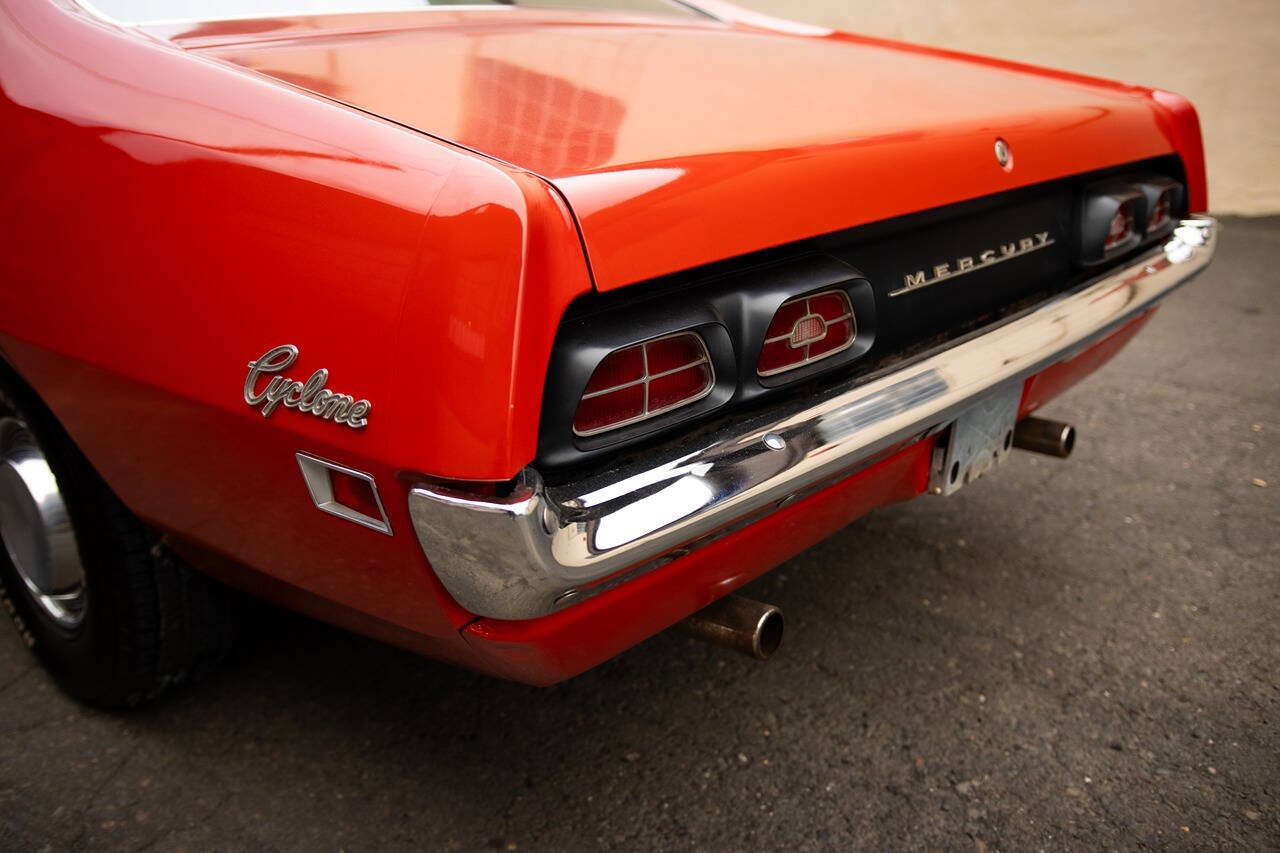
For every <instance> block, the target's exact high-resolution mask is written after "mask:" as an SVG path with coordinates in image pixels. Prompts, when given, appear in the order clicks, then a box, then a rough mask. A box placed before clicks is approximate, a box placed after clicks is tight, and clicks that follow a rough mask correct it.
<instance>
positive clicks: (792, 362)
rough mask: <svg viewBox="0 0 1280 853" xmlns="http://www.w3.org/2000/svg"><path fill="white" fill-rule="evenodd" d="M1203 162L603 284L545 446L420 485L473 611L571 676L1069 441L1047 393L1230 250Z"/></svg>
mask: <svg viewBox="0 0 1280 853" xmlns="http://www.w3.org/2000/svg"><path fill="white" fill-rule="evenodd" d="M999 148H1000V146H999V144H998V143H995V142H994V140H993V146H992V157H993V159H995V158H997V157H999V156H1000V155H1001V151H1000V150H999ZM1006 153H1007V152H1006ZM1191 168H1195V169H1198V168H1200V167H1199V164H1194V163H1193V164H1191ZM1187 169H1188V164H1187V162H1186V161H1185V160H1184V159H1182V158H1181V157H1179V156H1176V155H1172V156H1166V157H1160V158H1154V159H1150V160H1145V161H1141V162H1136V163H1130V164H1124V165H1120V166H1116V167H1112V168H1107V169H1102V170H1097V171H1094V172H1091V173H1087V174H1082V175H1076V176H1071V177H1068V178H1064V179H1060V180H1055V181H1050V182H1045V183H1042V184H1037V185H1033V186H1029V187H1023V188H1019V189H1017V190H1014V191H1010V192H1005V193H999V194H996V195H992V196H988V197H983V198H978V199H973V200H969V201H966V202H962V203H959V204H955V205H950V206H947V207H945V208H940V209H933V210H927V211H921V212H920V213H916V214H912V215H909V216H905V217H899V218H895V219H892V220H889V221H884V222H877V223H873V224H870V225H866V226H861V227H856V228H852V229H847V230H843V231H839V232H835V233H831V234H825V235H821V236H819V237H815V238H812V239H809V240H803V241H799V242H796V243H792V244H789V245H786V246H781V247H776V248H773V249H769V250H766V251H762V252H758V253H753V254H750V255H747V256H742V257H738V258H733V259H730V260H727V261H723V262H717V263H713V264H709V265H706V266H703V267H700V268H697V269H694V270H688V271H684V272H680V273H676V274H672V275H668V276H663V277H660V278H658V279H655V280H652V281H648V282H644V283H642V284H638V285H636V286H634V287H626V288H621V289H618V290H615V291H611V292H606V293H601V292H592V293H590V294H587V295H585V296H583V297H581V298H580V299H578V300H577V301H576V302H575V303H574V304H573V305H572V306H571V307H570V309H569V310H568V311H567V313H566V314H565V316H564V318H563V320H562V322H561V324H560V328H559V331H558V333H557V336H556V343H555V346H554V348H553V353H552V358H551V363H550V365H549V369H548V376H547V383H546V388H545V391H544V395H543V406H542V417H541V424H540V430H539V438H538V456H537V458H536V459H535V460H533V461H532V463H531V464H530V465H529V466H528V467H527V468H526V469H525V470H524V471H523V472H521V474H520V475H519V476H518V477H516V478H515V479H514V480H512V481H511V482H509V483H506V484H503V485H502V486H501V487H500V488H499V489H498V490H497V491H496V493H489V494H484V495H481V494H478V493H476V492H475V491H473V490H469V489H467V488H466V487H463V486H460V485H458V484H431V483H422V484H420V485H419V486H418V487H416V488H415V489H414V490H413V491H412V493H411V494H410V497H409V502H410V511H411V515H412V517H413V520H414V525H415V529H416V532H417V534H418V536H419V539H420V540H421V543H422V546H423V549H424V551H425V553H426V554H427V556H428V559H429V560H430V562H431V564H432V566H433V568H434V570H435V572H436V574H437V575H438V576H439V577H440V579H441V580H442V582H443V583H444V586H445V587H446V588H447V589H448V591H449V592H450V594H451V595H452V596H453V597H454V598H455V599H456V600H457V601H458V602H459V603H460V604H461V605H462V606H463V607H465V608H466V609H467V610H469V611H471V612H474V613H476V614H477V615H478V616H479V617H481V618H479V619H478V620H477V621H476V622H474V623H472V624H470V625H469V626H467V628H466V629H465V631H464V635H465V636H466V637H467V639H468V641H469V642H470V643H472V645H473V646H474V647H476V648H477V649H478V650H479V651H480V652H481V654H483V655H485V656H486V657H488V658H489V659H490V660H491V661H492V662H493V666H494V668H495V669H496V670H498V671H501V672H503V673H504V674H506V675H508V676H510V677H513V678H518V679H520V680H526V681H533V682H538V683H547V682H553V681H556V680H559V679H562V678H564V677H567V676H570V675H573V674H575V673H577V672H580V671H582V670H583V669H586V668H588V667H590V666H592V665H594V664H596V663H598V662H600V661H601V660H603V659H606V658H607V657H609V656H611V655H613V654H615V653H617V652H618V651H621V650H622V649H625V648H627V647H628V646H630V645H632V644H633V643H635V642H638V641H639V640H641V639H643V638H644V637H646V636H648V635H650V634H652V633H654V632H656V631H658V630H661V629H663V628H665V627H667V626H668V625H670V624H672V623H674V622H676V621H677V620H680V619H682V618H684V617H686V616H688V615H689V614H690V613H693V612H694V611H697V610H699V609H700V608H702V607H704V606H706V605H708V604H710V603H711V602H713V601H715V600H717V599H720V598H722V597H723V596H725V595H727V594H728V593H730V592H732V591H733V590H734V589H736V588H738V587H740V586H741V585H743V584H745V583H747V582H748V581H750V580H751V579H753V578H755V577H757V576H758V575H759V574H761V573H762V572H764V571H767V570H768V569H770V568H772V567H773V566H776V565H777V564H778V563H780V562H782V561H783V560H785V559H787V558H789V557H790V556H792V555H794V554H796V553H798V552H799V551H801V550H803V549H805V548H807V547H809V546H810V545H812V544H814V543H815V542H817V541H819V540H820V539H822V538H823V537H825V536H827V535H829V534H830V533H832V532H834V531H835V530H837V529H838V528H839V527H841V526H842V525H844V524H846V523H848V522H849V521H850V520H852V519H854V518H856V517H857V516H859V515H861V514H863V513H865V512H867V511H868V510H870V509H872V508H875V507H877V506H882V505H885V504H888V503H892V502H895V501H901V500H906V499H909V498H912V497H914V496H916V495H919V494H922V493H926V492H929V493H933V494H936V495H946V494H950V493H952V492H954V491H956V490H957V489H959V488H961V487H963V486H964V485H965V484H966V483H968V482H970V481H972V480H973V479H976V478H977V477H980V476H983V475H984V474H986V473H988V472H990V471H992V470H993V469H994V468H995V467H997V466H998V465H999V464H1000V463H1001V462H1003V461H1004V459H1005V458H1006V457H1007V455H1008V454H1009V453H1010V452H1011V451H1012V450H1013V449H1014V447H1015V445H1017V446H1027V447H1029V448H1034V449H1040V450H1042V451H1044V452H1050V453H1055V454H1056V455H1065V454H1066V453H1067V452H1069V450H1070V442H1072V441H1074V433H1073V432H1071V431H1070V430H1069V428H1068V427H1067V426H1065V425H1059V426H1057V427H1055V426H1054V425H1052V424H1049V425H1046V424H1045V423H1044V422H1037V421H1036V419H1034V418H1032V417H1031V413H1032V412H1034V411H1035V410H1036V409H1037V408H1039V407H1040V406H1041V405H1043V404H1044V403H1045V402H1047V401H1048V400H1049V399H1051V398H1052V397H1053V396H1055V395H1056V394H1057V393H1060V392H1061V391H1062V390H1064V389H1065V388H1067V387H1070V386H1071V385H1072V384H1074V383H1075V382H1077V381H1079V380H1080V379H1081V378H1083V377H1084V376H1086V375H1087V374H1088V373H1090V372H1092V371H1093V370H1094V369H1096V368H1097V367H1099V366H1100V365H1101V364H1103V363H1105V362H1106V361H1107V360H1108V359H1109V358H1110V357H1112V356H1113V355H1114V354H1115V353H1116V352H1117V351H1118V350H1119V349H1120V348H1121V347H1122V346H1123V345H1124V343H1126V342H1127V341H1128V340H1129V339H1130V338H1131V337H1132V336H1133V334H1135V333H1136V332H1137V330H1138V329H1139V328H1140V327H1141V325H1142V324H1143V323H1145V322H1146V320H1147V319H1148V318H1149V317H1150V315H1151V313H1152V312H1153V311H1154V310H1155V308H1156V306H1157V305H1158V304H1159V302H1160V300H1161V299H1163V298H1164V297H1165V296H1167V295H1168V294H1169V293H1171V292H1172V291H1173V290H1175V289H1176V288H1177V287H1179V286H1180V285H1181V284H1183V283H1185V282H1186V281H1188V280H1190V278H1192V277H1193V276H1194V275H1195V274H1196V273H1198V272H1199V271H1200V270H1201V269H1202V268H1203V267H1204V265H1205V264H1206V263H1208V261H1209V259H1210V258H1211V257H1212V254H1213V251H1214V245H1215V223H1214V222H1213V221H1212V220H1211V219H1209V218H1208V217H1204V216H1201V215H1194V214H1192V212H1191V211H1192V210H1194V209H1196V208H1197V207H1199V205H1198V204H1197V201H1198V200H1193V199H1192V198H1191V197H1190V195H1189V194H1188V192H1187V186H1188V184H1189V183H1191V184H1194V183H1195V182H1196V181H1197V180H1198V176H1192V177H1191V179H1190V181H1189V179H1188V174H1187ZM1054 429H1057V430H1058V432H1057V433H1056V434H1055V435H1051V436H1048V437H1046V435H1045V434H1044V433H1045V432H1046V431H1050V432H1052V431H1053V430H1054ZM1037 430H1038V431H1039V432H1038V433H1037Z"/></svg>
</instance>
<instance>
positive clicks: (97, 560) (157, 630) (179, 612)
mask: <svg viewBox="0 0 1280 853" xmlns="http://www.w3.org/2000/svg"><path fill="white" fill-rule="evenodd" d="M3 417H11V418H16V419H17V420H19V421H21V422H23V423H24V424H26V426H27V428H28V430H29V432H30V434H31V436H32V437H33V438H34V440H35V443H36V445H38V447H39V449H40V451H41V452H43V454H44V456H45V459H46V460H47V462H48V465H49V469H50V470H51V471H52V472H53V475H54V477H55V479H56V480H57V484H58V490H59V491H60V492H61V493H62V498H63V502H64V503H65V505H66V510H67V515H68V516H69V517H70V520H71V526H72V528H73V530H74V534H75V541H76V545H77V547H78V550H79V554H80V562H81V564H82V565H83V568H84V584H83V588H84V592H85V599H84V610H83V618H82V619H81V620H80V622H79V624H76V625H75V626H74V627H70V628H68V627H65V626H64V625H61V624H59V623H58V622H57V621H55V620H54V619H53V618H51V617H50V615H49V614H48V613H47V612H46V610H45V609H44V608H43V607H41V606H40V604H39V603H37V601H36V599H35V598H34V597H33V595H32V593H31V592H30V591H29V589H28V587H27V585H26V584H25V583H24V582H23V580H22V577H21V576H20V575H19V574H18V572H17V569H16V567H15V565H14V563H13V561H12V560H11V559H10V558H9V553H8V551H6V550H5V549H3V548H0V596H2V598H3V605H4V608H5V610H6V611H7V612H8V613H9V615H10V616H11V617H12V619H13V623H14V625H15V626H16V627H17V629H18V632H19V634H20V635H21V636H22V638H23V640H24V642H25V643H26V644H27V645H28V646H29V647H30V648H31V649H32V651H33V652H34V653H35V654H36V656H37V657H38V658H39V659H40V661H41V662H42V663H43V664H44V666H45V668H46V669H47V670H48V671H49V672H50V674H51V675H52V676H53V677H54V679H55V680H56V681H57V682H58V684H59V686H61V687H62V689H63V690H64V691H66V692H67V693H68V694H70V695H71V696H73V697H75V698H76V699H79V700H81V701H83V702H86V703H89V704H92V705H97V706H100V707H108V708H124V707H133V706H136V705H138V704H139V703H142V702H145V701H147V700H150V699H153V698H155V697H156V696H158V695H160V693H161V692H163V691H164V690H165V688H167V687H168V686H169V685H171V684H176V683H179V682H182V681H184V680H186V679H189V678H191V677H192V676H194V675H196V674H198V673H199V672H200V671H201V670H203V669H204V668H206V667H207V666H208V665H211V664H212V663H214V662H216V661H217V660H218V659H220V658H221V657H223V656H224V655H225V653H226V651H227V650H228V649H229V647H230V645H231V641H232V639H233V637H234V635H235V633H236V631H235V627H236V623H237V622H238V617H239V614H240V611H241V607H240V603H239V601H238V599H237V597H236V596H235V595H234V594H233V593H232V592H231V591H230V590H228V589H226V588H225V587H222V586H221V585H219V584H217V583H215V582H214V581H212V580H211V579H209V578H207V577H205V576H204V575H201V574H200V573H198V572H196V571H195V570H193V569H191V568H190V567H189V566H187V565H186V564H184V563H183V562H182V561H181V560H179V559H178V558H177V557H176V555H174V554H173V553H172V551H170V550H169V549H168V548H167V547H166V546H165V545H164V544H163V542H161V541H160V539H159V538H158V537H157V536H156V535H155V534H154V533H153V532H152V531H151V530H149V529H148V528H147V527H146V525H144V524H143V523H142V522H141V521H140V520H139V519H138V518H137V517H136V516H135V515H134V514H133V513H131V512H130V511H129V510H128V509H127V508H126V507H125V506H124V504H123V503H121V502H120V500H119V499H118V498H117V497H116V496H115V494H114V493H113V492H112V491H111V489H110V488H109V487H108V486H107V484H106V483H105V482H104V481H103V479H102V478H101V477H100V476H99V475H98V473H97V472H96V471H95V470H94V469H93V467H92V466H91V465H90V464H89V462H88V460H87V459H85V458H84V456H83V455H82V454H81V453H80V452H79V450H78V449H77V448H76V447H75V445H74V444H73V443H72V441H71V440H70V438H69V437H68V436H67V435H66V433H65V432H64V431H63V430H62V429H61V427H60V426H59V425H58V423H57V422H56V421H55V419H54V418H53V416H52V414H50V413H49V412H48V410H47V409H46V408H45V407H44V406H43V404H41V403H40V401H39V400H38V399H36V398H35V396H34V395H33V394H32V393H31V392H30V391H29V390H28V389H27V388H26V387H25V386H24V385H23V384H22V383H21V382H20V380H17V379H16V378H15V377H13V376H12V374H11V373H10V372H9V371H8V370H7V369H4V368H0V418H3Z"/></svg>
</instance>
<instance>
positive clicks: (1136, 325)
mask: <svg viewBox="0 0 1280 853" xmlns="http://www.w3.org/2000/svg"><path fill="white" fill-rule="evenodd" d="M1156 310H1157V309H1155V308H1152V309H1151V310H1150V311H1148V312H1146V313H1145V314H1141V315H1139V316H1137V317H1135V318H1133V319H1132V320H1130V321H1129V322H1127V323H1125V324H1124V325H1123V326H1121V327H1120V328H1119V329H1117V330H1116V331H1114V332H1112V333H1111V334H1110V335H1108V336H1107V337H1106V338H1104V339H1103V340H1101V341H1099V342H1098V343H1096V344H1094V345H1093V346H1091V347H1089V348H1088V349H1086V350H1084V351H1083V352H1081V353H1078V354H1077V355H1076V356H1075V357H1074V358H1069V359H1066V360H1064V361H1060V362H1058V363H1057V364H1055V365H1052V366H1051V367H1048V368H1046V369H1044V370H1042V371H1040V372H1039V373H1037V374H1036V375H1035V376H1032V377H1030V378H1029V379H1027V381H1026V384H1024V385H1023V386H1022V402H1021V404H1020V406H1019V408H1018V415H1019V417H1023V416H1026V415H1029V414H1031V413H1032V412H1034V411H1035V410H1036V409H1039V408H1040V407H1041V406H1043V405H1044V404H1045V403H1047V402H1049V401H1050V400H1052V399H1053V398H1054V397H1056V396H1058V395H1059V394H1061V393H1062V392H1063V391H1066V390H1067V389H1068V388H1070V387H1071V386H1073V385H1075V384H1076V383H1077V382H1079V381H1080V380H1081V379H1084V378H1085V377H1086V376H1088V375H1089V374H1090V373H1093V372H1094V371H1095V370H1097V369H1098V368H1099V367H1102V365H1104V364H1106V363H1107V362H1108V361H1110V360H1111V359H1113V358H1115V357H1116V356H1117V355H1119V353H1120V350H1122V349H1124V347H1125V344H1127V343H1129V341H1131V340H1133V336H1134V335H1136V334H1138V331H1139V330H1140V329H1141V328H1142V327H1143V326H1145V325H1146V324H1147V321H1148V320H1150V319H1151V316H1152V315H1153V314H1155V312H1156Z"/></svg>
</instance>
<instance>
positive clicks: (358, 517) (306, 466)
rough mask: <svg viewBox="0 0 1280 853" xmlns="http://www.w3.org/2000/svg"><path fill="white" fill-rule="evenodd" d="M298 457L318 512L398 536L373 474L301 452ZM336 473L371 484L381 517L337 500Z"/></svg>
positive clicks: (303, 477) (303, 476)
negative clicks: (334, 479) (334, 477)
mask: <svg viewBox="0 0 1280 853" xmlns="http://www.w3.org/2000/svg"><path fill="white" fill-rule="evenodd" d="M294 455H295V456H296V457H297V459H298V467H299V468H301V469H302V479H303V480H304V481H305V482H306V484H307V491H308V492H310V493H311V500H312V502H313V503H314V504H315V505H316V509H318V510H320V511H321V512H327V513H329V514H330V515H336V516H337V517H338V518H345V519H346V520H347V521H353V522H355V523H356V524H359V525H360V526H361V527H367V528H369V529H370V530H376V531H378V532H379V533H385V534H387V535H388V536H393V535H394V534H393V533H392V532H391V521H390V519H388V518H387V510H386V508H385V507H383V505H382V496H381V495H380V494H378V484H377V483H376V482H374V479H373V476H372V475H371V474H366V473H365V472H363V471H357V470H356V469H354V468H348V467H347V466H345V465H339V464H338V463H337V462H330V461H328V460H327V459H321V458H320V457H318V456H312V455H311V454H309V453H297V454H294ZM334 473H338V474H341V475H343V476H345V477H350V478H352V479H353V480H358V481H360V482H363V483H367V484H368V486H369V488H370V489H371V490H372V491H373V500H374V503H375V504H376V505H377V507H378V516H377V517H376V518H375V517H374V516H372V515H366V514H365V513H363V512H360V511H359V510H357V509H353V508H352V507H349V506H346V505H345V504H342V503H339V502H338V501H337V500H336V499H335V497H334V494H333V474H334Z"/></svg>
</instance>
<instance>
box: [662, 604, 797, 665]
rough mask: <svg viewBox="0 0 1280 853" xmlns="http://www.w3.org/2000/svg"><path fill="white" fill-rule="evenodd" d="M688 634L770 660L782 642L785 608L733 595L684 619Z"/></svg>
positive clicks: (754, 656)
mask: <svg viewBox="0 0 1280 853" xmlns="http://www.w3.org/2000/svg"><path fill="white" fill-rule="evenodd" d="M680 627H681V628H682V629H683V630H684V631H685V632H686V633H688V634H691V635H692V636H694V637H697V638H698V639H700V640H706V641H707V642H709V643H714V644H715V645H717V646H723V647H725V648H726V649H733V650H734V651H735V652H741V653H742V654H744V655H747V656H748V657H753V658H755V659H756V660H768V659H769V658H771V657H773V653H774V652H776V651H777V650H778V646H780V645H781V644H782V627H783V620H782V611H781V610H779V609H778V608H777V607H774V606H773V605H772V604H763V603H761V602H759V601H752V600H751V599H749V598H742V597H741V596H737V595H729V596H725V597H724V598H722V599H720V600H719V601H716V602H714V603H712V604H709V605H707V606H706V607H704V608H702V609H701V610H699V611H698V612H697V613H695V614H693V615H692V616H690V617H688V618H687V619H685V620H684V621H683V622H681V623H680Z"/></svg>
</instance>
